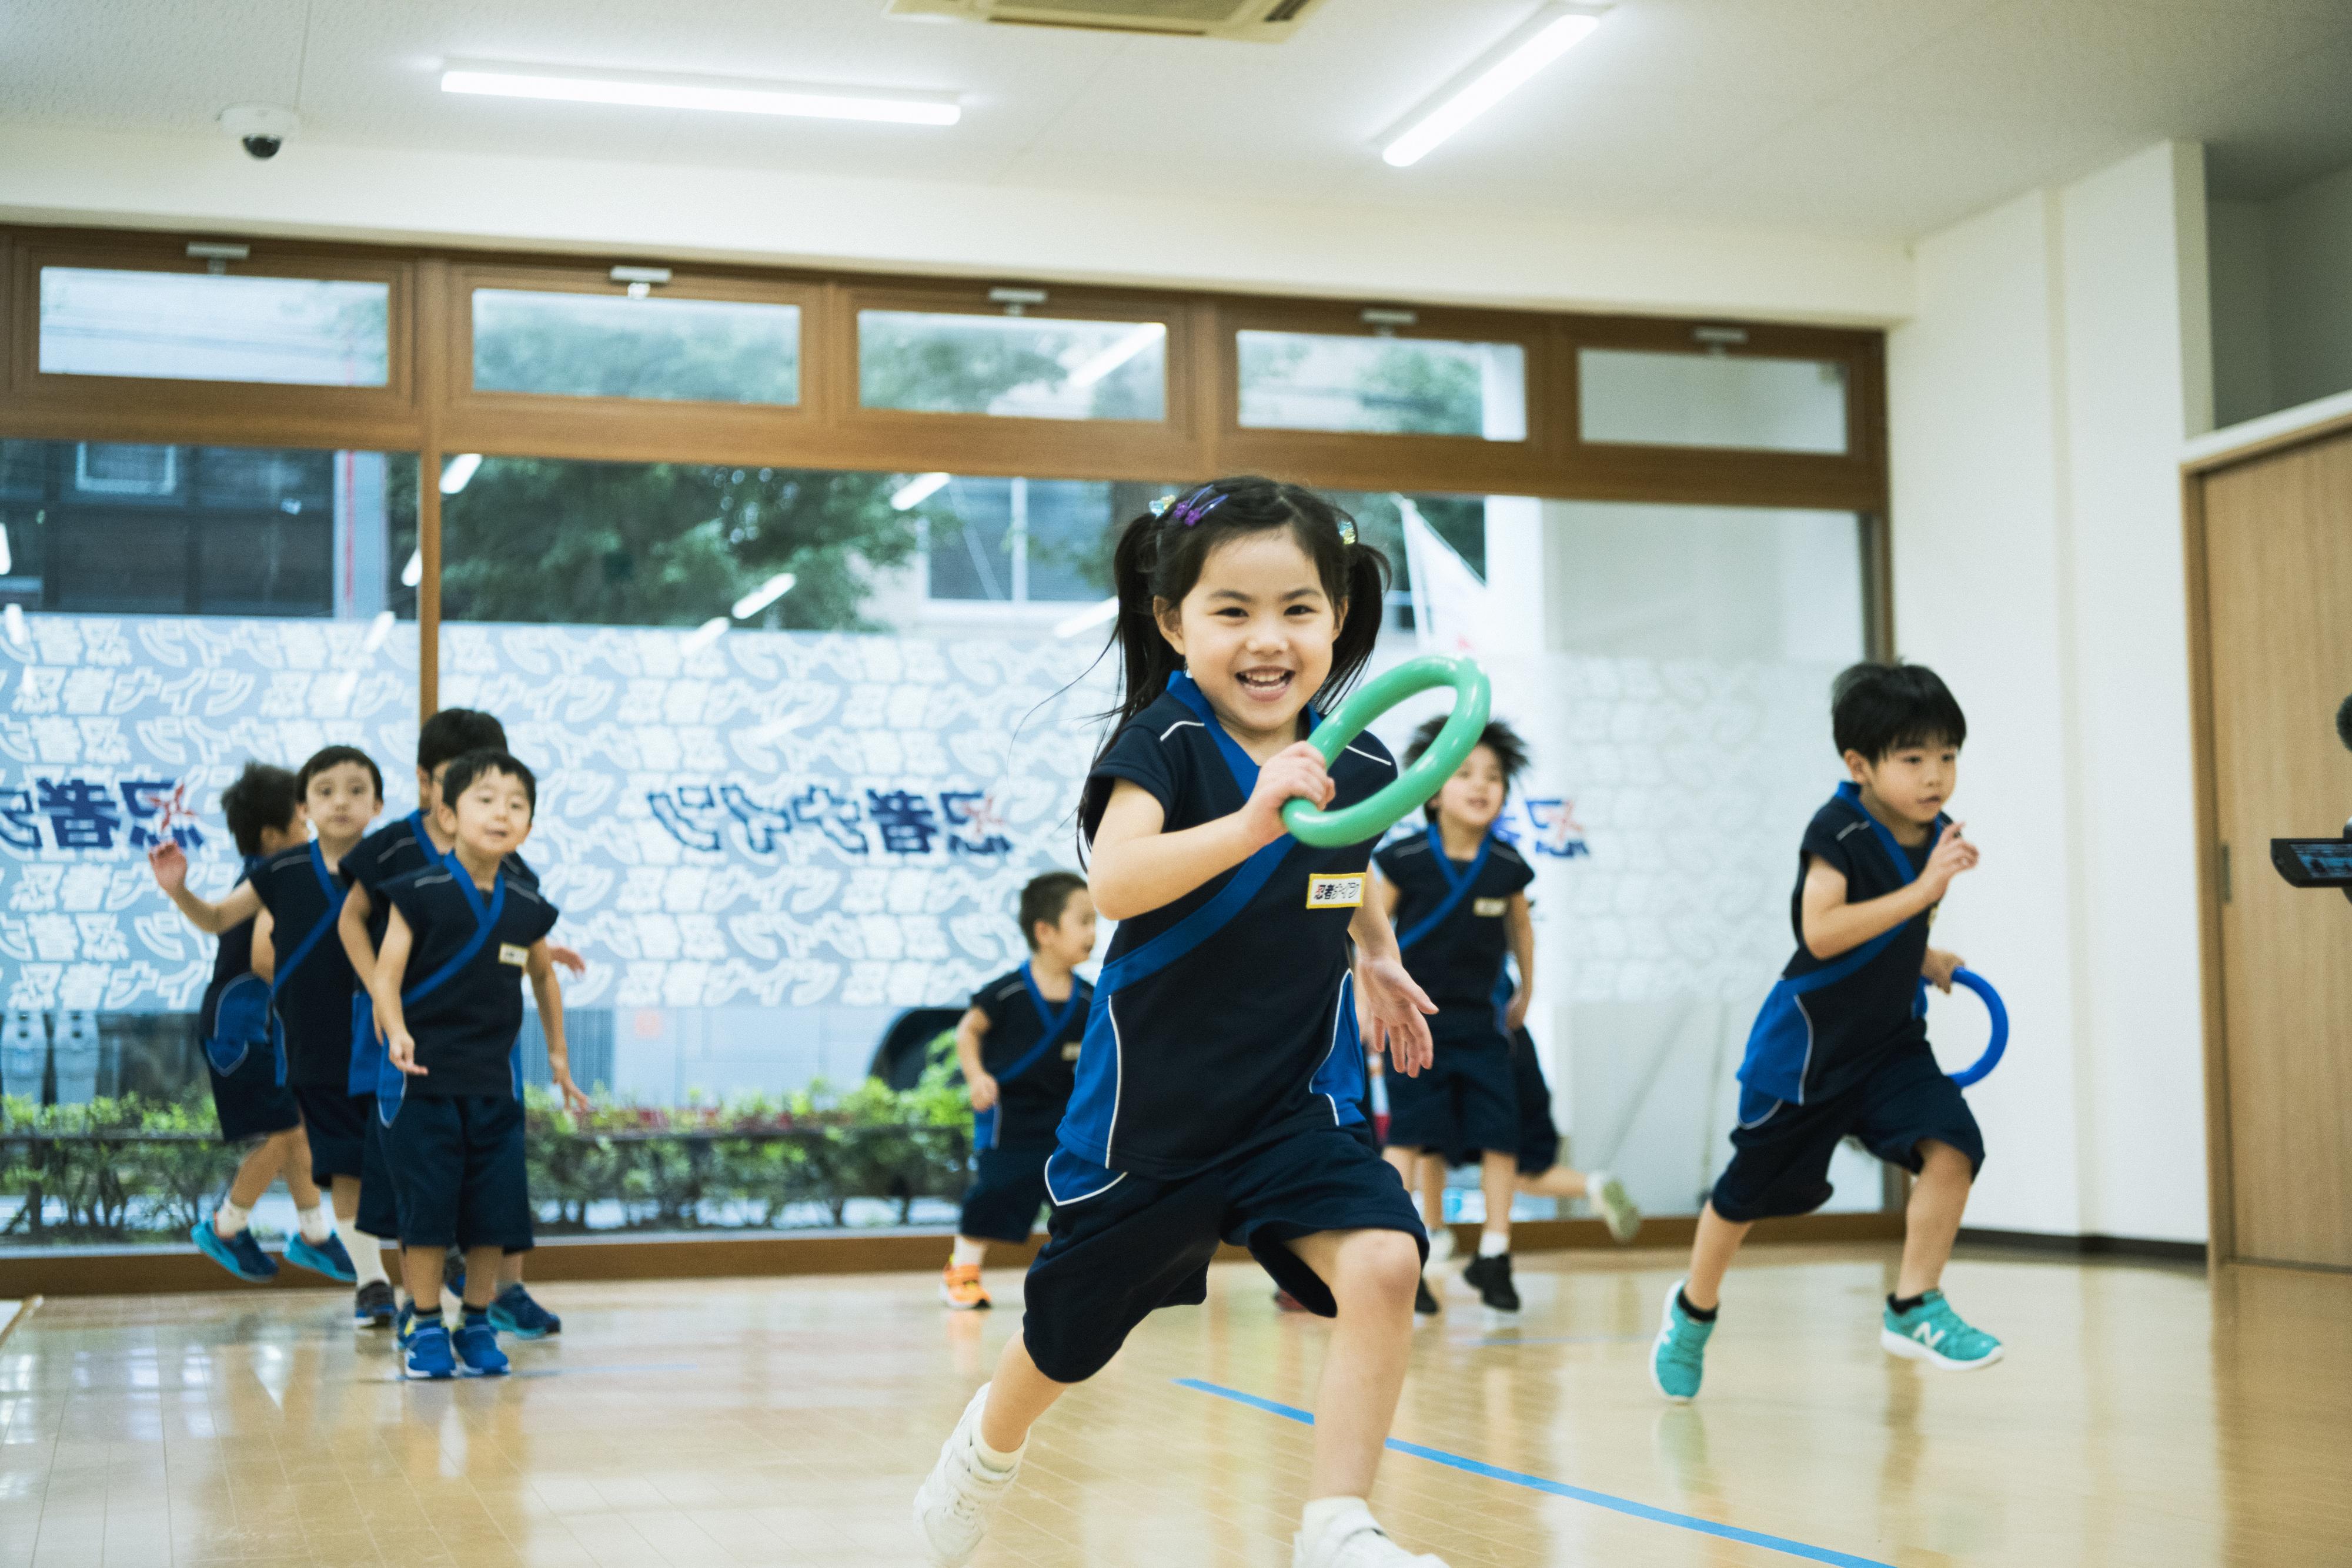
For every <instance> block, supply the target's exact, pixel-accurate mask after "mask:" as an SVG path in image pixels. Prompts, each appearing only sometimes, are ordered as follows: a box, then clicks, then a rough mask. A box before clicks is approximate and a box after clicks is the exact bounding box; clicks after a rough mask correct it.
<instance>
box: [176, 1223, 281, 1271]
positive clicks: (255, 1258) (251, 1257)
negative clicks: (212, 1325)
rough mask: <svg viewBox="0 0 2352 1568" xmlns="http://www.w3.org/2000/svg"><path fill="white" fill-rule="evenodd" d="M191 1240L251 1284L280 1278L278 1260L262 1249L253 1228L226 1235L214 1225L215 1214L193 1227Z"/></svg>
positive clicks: (200, 1249) (189, 1234) (202, 1251)
mask: <svg viewBox="0 0 2352 1568" xmlns="http://www.w3.org/2000/svg"><path fill="white" fill-rule="evenodd" d="M188 1239H189V1240H191V1241H193V1242H194V1243H195V1244H196V1250H197V1251H199V1252H201V1253H203V1254H204V1255H205V1257H207V1258H209V1259H211V1260H213V1261H214V1262H215V1263H217V1264H219V1265H220V1266H221V1267H222V1268H224V1269H226V1270H228V1271H229V1272H230V1273H232V1274H234V1275H236V1277H237V1278H238V1279H240V1280H243V1281H245V1282H246V1283H247V1284H248V1285H266V1284H268V1282H269V1281H272V1280H275V1279H276V1278H278V1262H277V1260H275V1259H273V1258H271V1257H270V1256H269V1254H268V1253H267V1252H264V1251H263V1250H262V1249H261V1243H260V1242H258V1241H256V1240H255V1239H253V1231H252V1228H250V1227H248V1228H246V1229H243V1230H240V1231H238V1232H237V1233H236V1235H234V1236H230V1237H226V1238H224V1237H223V1236H222V1235H221V1233H220V1232H219V1231H217V1230H215V1229H214V1228H213V1221H212V1216H210V1215H206V1216H205V1218H202V1219H199V1220H197V1221H196V1222H195V1224H194V1225H193V1226H191V1227H189V1228H188Z"/></svg>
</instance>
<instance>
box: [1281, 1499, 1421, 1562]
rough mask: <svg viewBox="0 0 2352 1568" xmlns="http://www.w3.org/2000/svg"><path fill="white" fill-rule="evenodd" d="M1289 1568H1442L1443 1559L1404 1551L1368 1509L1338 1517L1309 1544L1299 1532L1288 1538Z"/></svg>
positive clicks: (1301, 1531) (1304, 1533)
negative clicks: (1376, 1521)
mask: <svg viewBox="0 0 2352 1568" xmlns="http://www.w3.org/2000/svg"><path fill="white" fill-rule="evenodd" d="M1290 1568H1445V1560H1444V1558H1442V1557H1433V1556H1430V1555H1429V1554H1428V1553H1426V1552H1419V1553H1416V1552H1407V1551H1406V1550H1405V1549H1404V1548H1403V1547H1402V1546H1399V1545H1398V1544H1397V1543H1396V1542H1393V1541H1391V1540H1390V1539H1389V1538H1388V1534H1387V1532H1386V1531H1383V1530H1381V1527H1380V1526H1379V1524H1377V1523H1375V1522H1374V1521H1373V1519H1372V1515H1371V1511H1370V1510H1369V1509H1367V1510H1363V1511H1359V1512H1356V1513H1351V1514H1343V1515H1341V1516H1340V1517H1339V1518H1338V1519H1336V1520H1334V1521H1331V1522H1330V1523H1329V1524H1328V1525H1327V1526H1325V1527H1324V1530H1323V1532H1322V1533H1321V1534H1320V1535H1318V1536H1317V1537H1316V1538H1315V1539H1314V1540H1312V1541H1309V1540H1307V1531H1305V1530H1304V1529H1302V1530H1300V1531H1298V1533H1297V1534H1296V1535H1294V1536H1292V1537H1291V1538H1290Z"/></svg>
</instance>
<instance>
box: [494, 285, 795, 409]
mask: <svg viewBox="0 0 2352 1568" xmlns="http://www.w3.org/2000/svg"><path fill="white" fill-rule="evenodd" d="M800 352H801V312H800V307H798V306H796V305H762V304H756V303H745V302H738V301H733V300H719V299H672V298H648V299H631V298H625V297H623V296H617V295H596V294H543V293H532V292H528V291H525V290H521V289H509V288H478V289H476V290H475V291H474V388H475V390H476V391H478V392H551V393H555V394H558V395H561V396H565V397H633V398H658V399H667V400H673V401H686V402H750V403H771V404H791V403H795V402H799V401H800Z"/></svg>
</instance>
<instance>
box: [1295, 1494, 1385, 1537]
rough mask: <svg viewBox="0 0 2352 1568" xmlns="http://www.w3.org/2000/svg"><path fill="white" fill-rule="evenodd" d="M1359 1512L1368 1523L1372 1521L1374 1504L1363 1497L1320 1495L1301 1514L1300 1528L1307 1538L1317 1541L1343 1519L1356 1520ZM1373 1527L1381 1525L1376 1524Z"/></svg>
mask: <svg viewBox="0 0 2352 1568" xmlns="http://www.w3.org/2000/svg"><path fill="white" fill-rule="evenodd" d="M1359 1514H1360V1515H1362V1516H1363V1521H1364V1522H1365V1523H1366V1524H1371V1523H1372V1505H1371V1504H1370V1503H1368V1502H1366V1501H1365V1500H1363V1499H1362V1498H1360V1497H1318V1498H1317V1499H1316V1500H1314V1501H1312V1502H1310V1503H1308V1504H1307V1511H1305V1512H1304V1513H1302V1514H1300V1515H1299V1519H1298V1523H1299V1529H1300V1531H1301V1532H1302V1533H1303V1534H1305V1536H1306V1537H1307V1540H1309V1541H1316V1540H1319V1539H1320V1538H1321V1537H1322V1535H1323V1534H1324V1532H1325V1531H1328V1530H1329V1529H1330V1528H1331V1527H1332V1526H1333V1525H1335V1524H1338V1523H1339V1522H1341V1521H1348V1522H1350V1523H1352V1522H1354V1521H1355V1518H1356V1516H1357V1515H1359ZM1373 1528H1375V1529H1378V1528H1379V1527H1378V1526H1377V1525H1374V1526H1373Z"/></svg>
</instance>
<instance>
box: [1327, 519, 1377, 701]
mask: <svg viewBox="0 0 2352 1568" xmlns="http://www.w3.org/2000/svg"><path fill="white" fill-rule="evenodd" d="M1340 548H1341V549H1344V550H1346V551H1347V584H1348V618H1347V620H1345V621H1343V622H1340V624H1339V636H1337V637H1335V638H1333V639H1332V642H1331V674H1330V675H1329V676H1328V678H1327V679H1326V680H1325V681H1324V683H1323V689H1322V690H1321V691H1320V692H1318V693H1317V694H1316V697H1315V706H1318V707H1319V708H1321V709H1322V710H1323V711H1324V712H1325V713H1329V712H1330V711H1331V710H1332V709H1333V708H1335V707H1337V706H1339V701H1340V699H1341V698H1343V697H1345V696H1346V695H1348V692H1349V688H1350V687H1352V686H1354V685H1355V684H1356V682H1357V680H1358V679H1360V677H1361V676H1362V674H1363V673H1364V666H1365V665H1367V664H1370V663H1371V661H1372V647H1373V644H1375V643H1378V642H1379V641H1380V637H1381V619H1382V618H1383V616H1384V615H1385V614H1386V613H1387V609H1388V591H1389V559H1388V557H1386V556H1384V555H1382V554H1381V552H1380V551H1379V550H1377V549H1373V548H1372V547H1371V546H1370V545H1360V544H1348V545H1342V546H1341V547H1340Z"/></svg>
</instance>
